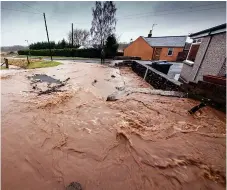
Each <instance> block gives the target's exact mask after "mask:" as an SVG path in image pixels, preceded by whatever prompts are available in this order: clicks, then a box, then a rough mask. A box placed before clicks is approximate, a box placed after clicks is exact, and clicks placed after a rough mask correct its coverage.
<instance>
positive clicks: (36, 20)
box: [1, 1, 226, 46]
mask: <svg viewBox="0 0 227 190" xmlns="http://www.w3.org/2000/svg"><path fill="white" fill-rule="evenodd" d="M24 3H25V4H24ZM115 3H116V7H117V13H116V15H117V19H118V21H117V25H116V34H117V36H119V39H120V41H121V42H129V41H130V39H131V38H132V39H133V40H135V39H136V38H137V37H139V36H147V34H148V32H149V30H150V29H151V27H152V24H154V23H155V24H157V25H156V26H155V28H154V31H153V36H168V35H188V34H189V33H194V32H198V31H200V30H203V29H206V28H209V27H213V26H216V25H219V24H223V23H225V22H226V2H218V1H213V2H212V1H207V2H206V1H203V2H163V1H162V2H156V1H153V2H152V1H151V2H141V1H140V2H136V1H134V2H129V1H128V2H126V1H125V2H120V1H117V2H115ZM94 4H95V2H94V1H88V2H80V1H75V2H72V1H71V2H69V1H68V2H64V1H56V2H54V1H52V2H48V1H47V2H43V1H40V2H39V1H36V2H35V1H33V2H29V1H27V2H19V1H14V2H7V1H5V2H1V34H2V35H1V45H2V46H9V45H26V42H25V40H28V41H29V43H32V42H37V41H46V40H47V38H46V31H45V25H44V20H43V15H42V13H43V12H45V13H46V19H47V25H48V30H49V35H50V40H52V41H59V40H61V39H63V38H65V39H67V33H68V32H69V30H70V29H71V23H72V22H73V23H74V28H76V27H78V28H83V29H88V30H90V28H91V21H92V11H91V9H92V7H93V6H94ZM26 5H28V6H26ZM8 9H12V10H8ZM15 10H20V11H25V12H19V11H15ZM28 12H29V13H28ZM34 13H40V14H34Z"/></svg>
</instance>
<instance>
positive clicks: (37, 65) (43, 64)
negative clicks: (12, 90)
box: [26, 61, 61, 69]
mask: <svg viewBox="0 0 227 190" xmlns="http://www.w3.org/2000/svg"><path fill="white" fill-rule="evenodd" d="M60 64H61V63H59V62H57V61H40V62H32V63H30V64H29V65H28V66H27V67H26V69H35V68H45V67H55V66H58V65H60Z"/></svg>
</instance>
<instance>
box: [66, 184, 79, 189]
mask: <svg viewBox="0 0 227 190" xmlns="http://www.w3.org/2000/svg"><path fill="white" fill-rule="evenodd" d="M66 190H82V187H81V185H80V183H78V182H72V183H70V184H69V185H68V186H67V187H66Z"/></svg>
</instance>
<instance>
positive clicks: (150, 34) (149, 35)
mask: <svg viewBox="0 0 227 190" xmlns="http://www.w3.org/2000/svg"><path fill="white" fill-rule="evenodd" d="M147 37H148V38H151V37H152V30H150V33H149V34H148V36H147Z"/></svg>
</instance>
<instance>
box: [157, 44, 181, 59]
mask: <svg viewBox="0 0 227 190" xmlns="http://www.w3.org/2000/svg"><path fill="white" fill-rule="evenodd" d="M183 49H184V48H183V47H182V48H173V55H171V56H168V47H163V48H162V51H161V55H160V58H159V60H167V61H176V60H177V56H178V53H179V52H182V51H183Z"/></svg>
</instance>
